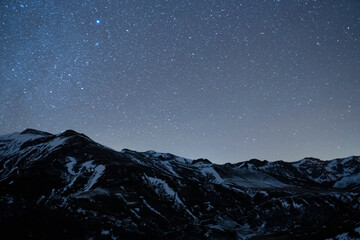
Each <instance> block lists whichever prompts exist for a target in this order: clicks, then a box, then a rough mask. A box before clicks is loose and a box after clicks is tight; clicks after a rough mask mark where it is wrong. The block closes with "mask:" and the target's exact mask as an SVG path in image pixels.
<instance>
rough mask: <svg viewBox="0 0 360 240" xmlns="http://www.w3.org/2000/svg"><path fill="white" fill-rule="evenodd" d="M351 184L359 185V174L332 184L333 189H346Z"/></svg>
mask: <svg viewBox="0 0 360 240" xmlns="http://www.w3.org/2000/svg"><path fill="white" fill-rule="evenodd" d="M352 184H360V173H357V174H354V175H351V176H348V177H343V178H342V179H341V180H339V181H337V182H336V183H335V184H334V186H333V187H334V188H346V187H348V186H350V185H352Z"/></svg>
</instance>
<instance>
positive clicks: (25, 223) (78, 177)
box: [0, 129, 360, 239]
mask: <svg viewBox="0 0 360 240" xmlns="http://www.w3.org/2000/svg"><path fill="white" fill-rule="evenodd" d="M0 212H1V215H0V239H279V238H281V239H326V238H332V239H338V238H342V239H344V237H346V238H345V239H357V238H360V228H359V227H360V157H356V156H352V157H348V158H343V159H334V160H331V161H321V160H319V159H314V158H304V159H303V160H300V161H298V162H292V163H290V162H284V161H276V162H268V161H260V160H256V159H252V160H249V161H246V162H241V163H237V164H230V163H227V164H224V165H218V164H213V163H211V162H210V161H209V160H207V159H197V160H191V159H185V158H182V157H178V156H175V155H172V154H169V153H158V152H154V151H147V152H136V151H131V150H128V149H124V150H122V151H120V152H117V151H114V150H112V149H109V148H107V147H105V146H102V145H100V144H98V143H96V142H94V141H92V140H91V139H90V138H88V137H87V136H85V135H83V134H80V133H77V132H74V131H71V130H68V131H65V132H64V133H61V134H57V135H53V134H50V133H45V132H41V131H37V130H33V129H27V130H25V131H23V132H21V133H13V134H10V135H6V136H1V137H0Z"/></svg>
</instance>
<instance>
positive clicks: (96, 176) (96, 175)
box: [84, 165, 105, 191]
mask: <svg viewBox="0 0 360 240" xmlns="http://www.w3.org/2000/svg"><path fill="white" fill-rule="evenodd" d="M104 170H105V166H104V165H98V166H96V167H95V171H94V173H93V175H92V176H91V177H90V179H89V181H88V183H87V184H86V186H85V189H84V191H89V190H90V188H91V187H92V186H94V184H95V183H96V182H97V180H98V179H99V178H100V177H101V175H102V174H103V173H104Z"/></svg>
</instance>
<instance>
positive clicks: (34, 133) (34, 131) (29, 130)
mask: <svg viewBox="0 0 360 240" xmlns="http://www.w3.org/2000/svg"><path fill="white" fill-rule="evenodd" d="M20 134H21V135H25V134H33V135H42V136H51V135H52V134H51V133H48V132H43V131H40V130H36V129H33V128H27V129H25V130H24V131H22V132H21V133H20Z"/></svg>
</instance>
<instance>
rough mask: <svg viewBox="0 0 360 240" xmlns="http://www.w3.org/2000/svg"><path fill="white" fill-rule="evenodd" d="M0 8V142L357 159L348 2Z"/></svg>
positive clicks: (357, 12)
mask: <svg viewBox="0 0 360 240" xmlns="http://www.w3.org/2000/svg"><path fill="white" fill-rule="evenodd" d="M0 4H1V5H0V7H1V8H0V16H1V21H0V47H1V50H0V54H1V57H0V134H1V135H2V134H7V133H11V132H16V131H23V130H24V129H25V128H35V129H39V130H43V131H48V132H51V133H60V132H62V131H64V130H66V129H74V130H76V131H79V132H82V133H84V134H86V135H88V136H89V137H91V138H92V139H94V140H95V141H98V142H100V143H102V144H104V145H107V146H109V147H111V148H114V149H116V150H121V149H123V148H129V149H133V150H137V151H146V150H150V149H152V150H155V151H160V152H170V153H173V154H176V155H180V156H183V157H188V158H200V157H203V158H208V159H210V160H211V161H212V162H215V163H224V162H238V161H244V160H248V159H250V158H259V159H267V160H277V159H282V160H286V161H294V160H299V159H301V158H303V157H306V156H313V157H319V158H322V159H333V158H336V157H347V156H349V155H358V154H360V1H357V0H354V1H341V0H336V1H335V0H333V1H325V0H324V1H315V0H314V1H305V0H304V1H300V0H298V1H291V0H286V1H285V0H277V1H266V0H262V1H255V0H251V1H250V0H248V1H231V0H222V1H220V0H218V1H216V0H187V1H182V0H173V1H171V0H168V1H166V0H163V1H160V0H142V1H137V0H132V1H130V0H129V1H115V0H107V1H105V0H87V1H80V0H79V1H69V0H51V1H50V0H47V1H45V0H44V1H35V0H29V1H15V0H2V1H1V3H0Z"/></svg>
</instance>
